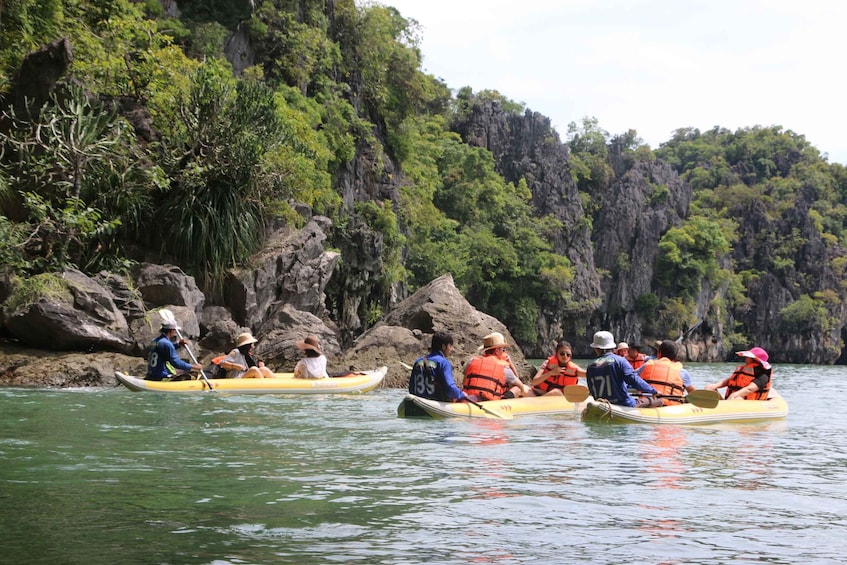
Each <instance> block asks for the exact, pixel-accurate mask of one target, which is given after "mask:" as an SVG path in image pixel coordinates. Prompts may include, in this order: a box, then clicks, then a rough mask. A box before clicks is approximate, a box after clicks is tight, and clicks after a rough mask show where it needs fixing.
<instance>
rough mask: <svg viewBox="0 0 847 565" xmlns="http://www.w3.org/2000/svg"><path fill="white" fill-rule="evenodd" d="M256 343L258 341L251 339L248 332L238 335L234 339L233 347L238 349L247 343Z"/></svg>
mask: <svg viewBox="0 0 847 565" xmlns="http://www.w3.org/2000/svg"><path fill="white" fill-rule="evenodd" d="M257 341H259V340H258V339H256V338H255V337H253V336H252V334H250V332H244V333H243V334H238V337H237V338H235V347H236V348H238V347H241V346H242V345H247V344H248V343H256V342H257Z"/></svg>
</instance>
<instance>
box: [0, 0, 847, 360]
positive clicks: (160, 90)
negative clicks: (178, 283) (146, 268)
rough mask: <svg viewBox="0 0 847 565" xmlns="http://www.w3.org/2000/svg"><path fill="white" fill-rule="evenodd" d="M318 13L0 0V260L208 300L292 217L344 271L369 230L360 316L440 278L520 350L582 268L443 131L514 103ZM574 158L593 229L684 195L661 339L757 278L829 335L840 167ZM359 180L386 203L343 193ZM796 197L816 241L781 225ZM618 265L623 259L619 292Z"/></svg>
mask: <svg viewBox="0 0 847 565" xmlns="http://www.w3.org/2000/svg"><path fill="white" fill-rule="evenodd" d="M330 4H331V5H330V6H328V5H327V3H325V2H322V1H318V0H265V1H261V0H256V1H255V2H253V1H248V0H238V1H235V2H230V1H223V0H220V1H214V2H186V3H180V8H181V9H182V14H181V16H180V17H177V18H174V17H171V16H168V15H166V14H165V13H164V10H163V8H162V5H161V4H160V3H159V2H157V1H155V0H147V1H145V2H132V1H130V0H108V1H107V0H76V1H74V2H59V1H58V0H50V1H41V0H39V1H35V0H17V1H15V2H6V3H2V2H0V93H6V95H7V96H8V97H9V98H8V99H7V100H6V101H5V103H4V104H2V105H0V108H5V110H4V114H3V116H2V119H0V212H2V215H0V234H2V236H3V239H4V241H5V242H6V245H5V246H4V247H3V249H2V250H0V259H2V265H3V268H5V269H6V270H9V271H12V272H16V273H20V272H23V273H30V274H38V273H44V272H50V271H55V270H60V269H62V268H64V267H66V266H76V267H79V268H81V269H84V270H87V271H96V270H99V269H103V268H106V269H111V270H120V269H126V268H128V267H129V266H130V264H131V259H132V257H133V256H134V255H133V254H132V253H131V251H130V250H131V249H137V248H139V247H141V248H146V249H147V250H154V251H158V252H159V253H161V255H162V257H163V259H164V258H167V259H168V260H171V261H176V262H178V263H179V264H181V265H182V266H184V267H185V268H186V269H187V270H189V271H190V272H192V273H193V274H195V275H197V276H198V277H199V280H200V281H201V282H202V283H203V284H204V287H205V288H206V290H209V291H212V292H214V291H215V290H218V289H219V288H220V284H221V282H222V280H223V279H224V276H225V273H226V271H227V269H229V268H231V267H235V266H239V265H243V264H244V263H245V261H247V260H248V259H249V257H250V256H251V255H252V254H253V253H255V252H256V251H258V250H259V249H260V248H261V246H262V244H263V241H264V237H265V236H266V226H268V225H269V224H271V223H273V224H275V225H279V224H280V223H284V224H289V225H295V226H296V225H299V223H301V222H302V221H303V220H302V216H301V215H300V214H298V213H297V212H295V209H296V208H297V207H298V206H300V205H302V204H305V205H307V206H309V207H311V209H312V211H313V212H314V213H319V214H323V215H327V216H329V217H330V218H331V219H332V220H333V224H334V226H335V228H334V231H333V234H332V237H333V241H332V242H331V244H332V245H333V246H335V247H336V248H338V249H341V250H342V251H344V252H346V253H348V257H347V259H348V261H347V262H345V258H344V257H342V262H341V265H342V267H341V270H342V272H344V273H346V274H347V275H351V273H350V271H346V270H345V269H351V268H353V267H354V265H355V263H356V262H355V261H352V260H349V259H351V257H350V255H349V254H352V253H355V252H356V248H357V245H356V244H355V243H354V242H356V241H359V240H357V239H355V238H356V237H359V236H358V235H354V233H355V232H356V230H361V229H364V230H369V232H370V233H371V234H378V237H375V238H373V239H374V241H377V240H378V243H379V245H376V246H375V249H376V248H378V249H379V253H380V255H381V256H380V257H379V261H380V264H381V265H382V267H381V272H380V273H379V276H378V280H374V281H372V282H371V284H373V289H374V292H372V293H370V294H369V295H368V296H367V298H366V300H365V301H364V303H363V304H362V305H361V307H360V312H359V313H360V316H361V318H362V319H363V320H365V323H366V324H368V323H373V322H374V321H375V320H376V319H377V318H378V316H379V314H380V313H381V312H383V311H384V309H385V307H387V306H388V301H389V299H390V297H391V296H392V295H393V294H394V293H393V292H392V289H393V288H395V287H396V286H397V285H402V286H404V287H405V288H406V289H409V290H414V289H415V288H417V287H419V286H421V285H423V284H426V283H428V282H429V281H430V280H432V279H433V278H434V277H436V276H439V275H441V274H442V273H444V272H450V273H452V274H453V276H454V279H455V281H456V283H457V285H458V286H459V288H460V290H462V291H463V292H464V294H465V296H467V297H468V298H469V300H470V301H471V302H472V303H473V304H474V305H475V306H477V307H478V308H480V309H482V310H484V311H486V312H488V313H490V314H492V315H494V316H496V317H498V318H500V319H501V320H503V321H504V322H506V323H507V325H508V326H509V327H510V329H511V330H512V332H513V333H514V334H515V336H516V337H517V338H518V339H520V340H522V341H525V342H528V343H532V342H534V341H535V335H536V324H537V320H538V317H539V313H540V312H541V311H542V310H544V309H545V308H549V307H550V305H551V304H558V305H560V307H563V308H567V304H568V303H569V302H570V301H571V300H572V298H573V288H572V285H573V281H574V279H575V269H576V267H575V266H574V265H572V264H571V262H570V261H569V260H568V259H567V258H566V257H565V256H563V255H561V254H559V253H556V252H555V251H554V250H553V247H552V245H551V243H550V242H551V241H552V239H553V236H554V235H556V233H558V232H560V231H561V230H562V228H563V226H562V225H561V223H560V222H558V221H557V220H555V219H552V218H548V217H544V214H543V213H542V212H541V211H538V210H535V209H533V207H532V204H531V202H532V194H531V193H530V189H529V188H528V184H527V181H526V180H525V179H521V180H517V181H514V182H507V181H506V180H504V178H503V176H502V175H501V174H500V173H498V170H497V163H496V162H495V159H494V156H493V155H492V153H491V152H490V151H488V150H487V149H485V148H482V147H476V146H471V145H469V144H467V143H465V142H464V141H463V140H462V139H461V137H460V136H459V135H458V134H456V133H455V132H453V131H451V129H450V125H449V124H451V123H455V121H456V120H457V119H458V120H461V119H462V118H464V117H467V116H469V115H470V114H471V113H472V112H473V109H474V107H475V104H479V103H482V102H495V103H496V104H498V105H499V107H500V108H501V109H502V110H503V111H504V112H506V113H507V114H511V115H521V114H522V113H523V112H524V110H525V108H524V107H523V105H522V104H518V103H515V102H513V101H510V100H509V99H508V98H506V97H505V96H503V95H502V94H500V93H498V92H496V91H489V90H484V91H481V92H477V93H474V92H473V91H472V90H471V89H470V88H468V87H464V88H461V89H459V90H458V91H456V92H455V94H454V93H453V92H451V90H450V88H449V87H448V86H447V85H445V84H444V83H443V82H442V81H440V80H439V79H436V78H435V77H433V76H431V75H428V74H426V73H424V72H423V71H422V70H421V54H420V50H419V47H418V44H419V41H420V29H419V27H418V25H417V23H416V22H414V21H413V20H409V19H406V18H404V17H403V16H402V15H401V14H400V13H399V12H398V11H397V10H395V9H394V8H390V7H386V6H383V5H380V4H371V3H368V4H364V5H360V6H357V5H356V4H355V3H354V2H353V1H352V0H338V1H336V2H334V3H330ZM234 34H239V37H241V38H242V39H246V40H249V43H250V46H251V48H252V57H253V60H252V63H253V64H252V65H244V64H241V63H242V62H241V61H233V62H230V61H229V60H227V58H226V55H225V53H226V50H227V44H228V42H229V40H230V39H231V38H232V37H233V36H234ZM61 37H67V38H68V40H69V41H70V44H71V46H72V48H73V62H72V64H71V66H70V70H69V75H68V76H66V77H63V80H62V83H61V85H60V88H58V89H57V90H56V91H55V92H54V94H53V96H52V97H51V98H50V99H49V100H48V101H46V102H45V104H44V106H43V107H40V108H33V107H29V108H26V111H23V112H22V111H21V110H20V108H19V107H18V106H16V105H15V104H13V103H12V102H13V100H12V99H11V97H12V96H13V95H14V90H13V86H14V83H15V80H14V79H15V77H17V76H18V73H19V71H20V69H21V65H22V63H23V62H24V60H25V58H26V57H27V55H28V54H30V53H32V52H33V51H36V50H37V49H39V48H41V47H42V46H43V45H45V44H47V43H49V42H50V41H53V40H56V39H58V38H61ZM230 57H232V55H230ZM235 63H239V64H238V65H235ZM234 66H237V69H236V68H234ZM73 85H81V87H79V86H73ZM127 108H131V109H134V111H133V112H129V111H127ZM131 114H132V116H134V117H133V118H132V122H131V123H130V121H129V120H130V115H131ZM139 115H140V116H141V119H140V120H139V119H138V116H139ZM567 146H568V149H569V150H570V155H569V158H568V169H567V170H568V171H569V173H570V176H571V180H572V181H573V182H574V183H575V185H576V187H577V188H578V190H579V192H580V195H581V198H582V207H583V209H584V211H585V217H584V218H583V219H581V220H579V222H580V223H581V225H582V226H584V227H587V228H589V229H591V228H592V225H593V223H594V222H596V220H597V217H598V212H599V210H600V207H601V206H602V205H603V199H602V194H603V192H604V191H605V190H606V189H607V188H608V187H609V186H610V185H611V184H612V183H613V182H615V181H616V179H617V178H618V175H619V174H620V168H621V167H623V168H628V167H631V166H632V165H633V164H634V163H636V162H640V161H653V160H656V159H661V160H663V161H664V162H667V163H669V164H671V165H672V166H673V167H674V168H675V169H676V170H677V171H678V172H679V173H680V175H682V176H683V177H684V179H685V180H686V182H688V183H689V184H690V185H691V187H692V188H693V189H694V198H693V201H692V204H691V209H690V213H689V215H688V217H686V218H684V221H683V222H682V223H681V225H679V226H677V227H673V228H672V229H670V230H668V231H667V232H666V233H665V234H664V235H663V236H662V237H661V241H660V242H659V249H660V255H659V265H658V268H657V273H658V275H657V276H656V278H655V281H653V289H652V291H651V292H650V293H646V294H644V295H642V296H641V297H638V300H637V304H636V305H635V307H634V308H635V311H636V313H637V314H638V315H640V316H645V317H646V316H648V315H650V316H651V317H652V318H655V319H654V320H653V322H654V325H656V326H657V331H662V332H667V333H672V332H675V331H677V328H683V329H684V328H685V327H687V326H688V325H689V324H690V323H691V322H692V319H693V309H694V308H695V303H696V301H697V299H698V293H699V292H700V291H701V289H702V288H703V286H704V284H708V285H712V286H713V287H722V288H724V289H726V300H727V301H728V304H725V305H724V304H717V303H716V304H715V309H716V310H720V311H721V312H723V314H721V315H723V316H726V315H727V311H728V310H729V309H735V310H737V311H741V310H743V309H744V308H745V307H747V306H749V301H750V296H749V295H748V293H749V289H750V288H753V287H755V285H756V284H760V283H761V281H762V275H763V273H770V274H773V275H775V276H780V277H782V279H783V280H784V281H785V282H786V286H787V287H789V288H793V289H795V290H794V292H795V294H796V295H795V296H794V297H793V298H794V300H796V302H795V303H794V304H791V305H789V306H788V307H786V308H784V309H782V311H781V312H780V313H779V324H781V327H782V329H783V330H784V331H800V330H803V329H806V330H808V329H814V328H833V327H836V326H837V320H836V317H837V315H838V314H837V302H838V300H837V297H839V296H842V295H843V293H844V292H845V290H847V289H845V288H843V287H844V286H847V285H845V284H844V282H841V283H840V287H839V288H831V289H827V288H814V287H813V286H814V285H812V284H811V283H810V282H809V279H808V278H804V277H803V275H802V273H801V272H799V269H798V267H797V265H798V257H803V256H804V254H809V253H811V250H810V249H809V241H810V237H811V238H812V239H813V240H814V241H815V242H818V243H819V245H820V246H821V248H823V249H827V250H829V251H830V252H829V253H828V257H829V259H828V261H827V264H826V268H827V269H830V270H831V272H832V273H835V274H836V275H837V277H836V278H835V279H833V280H840V281H844V276H843V275H844V272H845V269H847V259H845V258H844V256H845V253H844V252H843V249H844V247H845V246H847V171H845V168H844V167H843V166H841V165H831V164H829V163H828V162H827V161H826V160H825V159H824V158H822V157H821V155H820V154H819V153H818V152H817V150H815V149H814V148H813V147H812V146H811V145H810V144H809V143H808V142H807V141H806V140H805V139H804V138H803V136H801V135H798V134H796V133H794V132H791V131H784V130H782V128H779V127H770V128H761V127H754V128H746V129H741V130H738V131H735V132H731V131H728V130H724V129H721V128H715V129H714V130H711V131H707V132H700V131H698V130H693V129H682V130H679V131H677V132H676V133H675V134H674V136H673V137H672V139H670V140H669V141H668V142H667V143H665V144H663V145H662V147H660V148H658V149H656V150H651V149H650V148H649V147H647V146H646V145H644V143H643V142H642V141H641V140H640V139H639V138H638V136H637V133H636V132H634V131H628V132H625V133H624V134H622V135H618V136H610V135H609V133H608V132H606V131H604V130H603V129H602V128H601V127H600V124H599V123H598V121H597V120H596V119H594V118H584V119H583V120H582V122H581V123H580V124H579V125H578V124H577V123H573V124H571V125H570V127H569V129H568V132H567ZM612 149H615V152H616V155H618V156H619V157H620V159H619V160H618V161H616V162H613V159H612ZM351 171H352V172H351ZM400 173H402V174H400ZM351 176H355V177H356V178H359V179H362V178H366V179H371V181H372V182H370V183H369V184H370V185H371V186H377V187H383V188H380V189H379V190H377V191H373V190H371V191H369V190H365V189H362V188H361V187H358V188H351V187H350V186H349V182H348V181H349V179H350V178H351ZM385 187H388V188H385ZM377 192H378V193H377ZM810 195H811V196H810ZM668 198H669V189H668V187H667V186H665V185H663V184H656V185H655V186H654V187H653V193H652V194H651V196H650V200H651V203H652V204H656V205H658V204H661V203H663V202H665V201H667V199H668ZM808 201H811V202H813V204H812V205H811V206H810V207H808V210H807V211H806V212H807V213H806V214H805V216H804V218H808V219H809V221H810V223H809V224H808V225H807V224H806V223H804V221H801V219H800V218H795V216H796V210H798V209H801V208H802V209H804V210H805V208H804V207H803V206H804V205H803V204H802V203H803V202H808ZM751 217H756V218H758V220H756V222H752V221H751V219H750V218H751ZM765 226H767V229H764V227H765ZM777 226H780V227H777ZM810 230H811V232H810ZM633 268H636V265H635V264H634V261H633V258H631V257H628V256H626V255H623V256H621V257H620V260H619V265H618V269H617V272H616V273H614V274H610V276H625V274H626V273H627V272H631V270H632V269H633ZM838 277H840V278H838ZM837 286H838V285H837ZM562 305H564V306H562ZM724 306H726V307H724ZM657 312H658V314H657V315H656V313H657Z"/></svg>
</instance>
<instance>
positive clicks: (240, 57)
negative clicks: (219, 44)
mask: <svg viewBox="0 0 847 565" xmlns="http://www.w3.org/2000/svg"><path fill="white" fill-rule="evenodd" d="M224 56H225V57H226V58H227V61H229V62H230V64H231V65H232V70H233V72H234V73H235V74H237V75H240V74H241V73H242V72H244V69H246V68H247V67H251V66H253V64H254V58H255V57H254V54H253V46H252V45H250V35H249V34H248V33H247V31H246V26H245V25H243V23H241V24H238V29H236V30H235V33H233V34H232V35H230V36H229V38H228V39H227V40H226V45H224Z"/></svg>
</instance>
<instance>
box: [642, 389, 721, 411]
mask: <svg viewBox="0 0 847 565" xmlns="http://www.w3.org/2000/svg"><path fill="white" fill-rule="evenodd" d="M638 396H649V395H645V394H639V395H638ZM653 396H654V397H655V398H668V399H670V400H677V401H679V402H687V403H688V404H693V405H694V406H697V407H699V408H716V407H717V405H718V402H720V401H721V400H722V398H721V395H720V394H718V393H717V392H716V391H714V390H706V389H699V390H692V391H691V392H689V393H688V394H687V395H685V396H675V395H672V394H655V395H653Z"/></svg>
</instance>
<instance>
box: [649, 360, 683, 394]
mask: <svg viewBox="0 0 847 565" xmlns="http://www.w3.org/2000/svg"><path fill="white" fill-rule="evenodd" d="M641 378H642V379H644V381H645V382H646V383H648V384H649V385H651V386H652V387H653V388H655V389H656V390H657V391H658V393H659V394H660V395H662V396H678V397H682V396H683V395H684V394H685V385H684V384H683V382H682V363H680V362H679V361H672V360H671V359H669V358H667V357H660V358H659V359H651V360H649V361H647V362H646V363H645V364H644V367H643V368H642V370H641ZM679 402H680V401H679V400H677V399H673V398H665V399H664V403H665V404H666V405H671V404H679Z"/></svg>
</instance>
